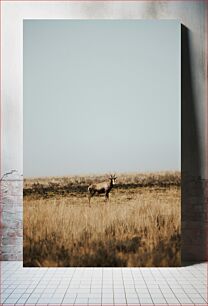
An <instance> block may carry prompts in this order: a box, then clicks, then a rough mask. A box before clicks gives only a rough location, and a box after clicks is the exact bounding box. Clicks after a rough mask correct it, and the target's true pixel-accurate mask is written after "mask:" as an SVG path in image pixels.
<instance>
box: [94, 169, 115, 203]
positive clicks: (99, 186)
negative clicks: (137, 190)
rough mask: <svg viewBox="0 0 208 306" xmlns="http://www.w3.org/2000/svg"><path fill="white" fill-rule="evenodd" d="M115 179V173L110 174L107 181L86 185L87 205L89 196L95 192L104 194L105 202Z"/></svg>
mask: <svg viewBox="0 0 208 306" xmlns="http://www.w3.org/2000/svg"><path fill="white" fill-rule="evenodd" d="M116 179H117V177H116V176H115V175H110V177H109V181H105V182H102V183H94V184H91V185H90V186H89V187H88V192H89V195H88V198H89V205H90V200H91V198H92V197H93V196H94V195H95V194H102V193H104V194H105V200H106V202H107V201H108V200H109V193H110V191H111V189H112V187H113V185H115V183H116Z"/></svg>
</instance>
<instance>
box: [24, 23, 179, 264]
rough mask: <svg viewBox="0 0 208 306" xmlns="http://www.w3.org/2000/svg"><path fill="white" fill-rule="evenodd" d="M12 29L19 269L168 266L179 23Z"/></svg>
mask: <svg viewBox="0 0 208 306" xmlns="http://www.w3.org/2000/svg"><path fill="white" fill-rule="evenodd" d="M23 30H24V34H23V104H24V150H23V152H24V220H23V226H24V232H23V235H24V237H23V238H24V254H23V259H24V266H41V267H47V266H63V267H72V266H82V267H87V266H91V267H149V266H179V265H180V248H181V235H180V234H181V51H180V49H181V24H180V22H179V21H176V20H32V19H31V20H25V21H24V24H23Z"/></svg>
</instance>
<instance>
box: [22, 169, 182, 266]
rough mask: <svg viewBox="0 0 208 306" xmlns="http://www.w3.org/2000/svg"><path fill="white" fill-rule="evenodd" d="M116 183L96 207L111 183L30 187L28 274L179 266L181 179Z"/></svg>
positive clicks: (35, 182)
mask: <svg viewBox="0 0 208 306" xmlns="http://www.w3.org/2000/svg"><path fill="white" fill-rule="evenodd" d="M117 176H118V179H117V184H116V186H115V187H114V188H113V189H112V191H111V193H110V202H109V203H107V204H106V203H105V201H104V197H102V196H97V197H93V198H92V200H91V207H89V205H88V199H87V187H88V185H89V184H91V183H92V182H95V181H96V182H99V181H102V180H103V179H106V177H107V175H101V176H96V175H91V176H90V175H89V176H73V177H46V178H34V179H25V180H24V266H41V267H46V266H59V267H63V266H65V267H72V266H73V267H74V266H76V267H81V266H82V267H83V266H84V267H87V266H91V267H151V266H180V263H181V261H180V245H181V175H180V172H160V173H148V174H142V173H139V174H137V173H135V174H120V175H117Z"/></svg>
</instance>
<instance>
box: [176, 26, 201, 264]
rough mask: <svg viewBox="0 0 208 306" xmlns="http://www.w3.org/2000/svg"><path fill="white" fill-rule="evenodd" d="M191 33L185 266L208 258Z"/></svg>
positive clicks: (185, 40) (185, 87) (185, 64)
mask: <svg viewBox="0 0 208 306" xmlns="http://www.w3.org/2000/svg"><path fill="white" fill-rule="evenodd" d="M193 82H194V78H193V71H192V67H191V54H190V31H189V30H188V29H187V28H186V27H185V26H183V25H182V28H181V103H182V104H181V107H182V118H181V119H182V135H181V136H182V147H181V154H182V156H181V160H182V167H181V171H182V183H181V184H182V195H181V196H182V200H181V201H182V202H181V207H182V211H181V223H182V224H181V225H182V233H181V234H182V235H181V236H182V247H181V257H182V265H184V264H185V263H187V262H190V261H192V262H193V261H198V262H199V261H204V260H206V259H207V250H206V249H207V248H206V242H207V237H206V223H205V215H206V210H207V207H206V206H207V205H206V203H205V188H206V185H205V184H206V181H205V180H203V179H202V173H201V169H202V167H201V166H202V152H201V150H200V146H199V137H200V135H199V130H198V122H197V117H196V109H197V103H199V101H198V100H197V96H196V94H195V92H194V86H193Z"/></svg>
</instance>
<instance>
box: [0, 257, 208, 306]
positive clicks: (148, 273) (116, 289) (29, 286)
mask: <svg viewBox="0 0 208 306" xmlns="http://www.w3.org/2000/svg"><path fill="white" fill-rule="evenodd" d="M0 264H1V301H0V304H1V305H2V304H3V305H7V306H8V305H13V304H17V305H18V304H19V305H20V304H26V305H32V304H33V305H34V304H39V305H46V304H53V305H54V304H56V305H61V304H62V305H64V304H65V305H73V304H76V305H78V304H80V305H85V304H88V305H101V304H102V305H135V306H136V305H148V304H151V305H153V304H159V305H162V304H166V305H167V304H168V305H187V304H189V305H207V272H208V270H207V264H205V263H203V264H196V265H192V266H187V267H182V268H114V269H112V268H23V267H22V262H1V263H0Z"/></svg>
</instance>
